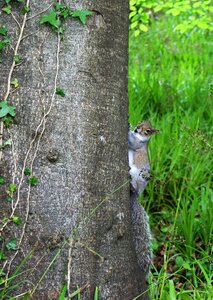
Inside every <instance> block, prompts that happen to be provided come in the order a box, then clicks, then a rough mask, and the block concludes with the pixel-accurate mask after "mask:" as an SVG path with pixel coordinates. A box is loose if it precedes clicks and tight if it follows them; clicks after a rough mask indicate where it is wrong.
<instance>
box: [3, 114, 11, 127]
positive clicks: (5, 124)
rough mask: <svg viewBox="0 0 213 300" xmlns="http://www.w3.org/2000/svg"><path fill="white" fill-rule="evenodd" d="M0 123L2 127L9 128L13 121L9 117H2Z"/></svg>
mask: <svg viewBox="0 0 213 300" xmlns="http://www.w3.org/2000/svg"><path fill="white" fill-rule="evenodd" d="M2 122H3V123H4V126H5V127H6V128H9V127H10V125H11V124H12V123H13V119H12V118H11V117H10V116H9V117H4V118H2Z"/></svg>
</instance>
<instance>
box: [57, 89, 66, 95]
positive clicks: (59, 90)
mask: <svg viewBox="0 0 213 300" xmlns="http://www.w3.org/2000/svg"><path fill="white" fill-rule="evenodd" d="M56 95H59V96H61V97H64V96H65V93H64V91H63V90H62V89H61V88H56Z"/></svg>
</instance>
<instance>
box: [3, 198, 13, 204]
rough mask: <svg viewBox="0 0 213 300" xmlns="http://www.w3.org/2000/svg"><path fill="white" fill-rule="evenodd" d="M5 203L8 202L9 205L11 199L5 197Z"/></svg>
mask: <svg viewBox="0 0 213 300" xmlns="http://www.w3.org/2000/svg"><path fill="white" fill-rule="evenodd" d="M5 201H6V202H8V203H11V202H12V201H13V198H10V197H7V198H6V199H5Z"/></svg>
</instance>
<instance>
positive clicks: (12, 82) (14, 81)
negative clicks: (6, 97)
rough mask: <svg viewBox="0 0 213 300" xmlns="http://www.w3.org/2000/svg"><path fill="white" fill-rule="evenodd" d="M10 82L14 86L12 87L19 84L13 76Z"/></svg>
mask: <svg viewBox="0 0 213 300" xmlns="http://www.w3.org/2000/svg"><path fill="white" fill-rule="evenodd" d="M11 84H12V85H13V86H14V88H17V87H18V86H19V83H18V79H17V78H15V79H14V80H13V81H11Z"/></svg>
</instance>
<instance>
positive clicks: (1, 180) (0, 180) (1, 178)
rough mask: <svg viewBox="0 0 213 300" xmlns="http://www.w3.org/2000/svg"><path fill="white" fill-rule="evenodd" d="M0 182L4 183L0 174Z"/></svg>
mask: <svg viewBox="0 0 213 300" xmlns="http://www.w3.org/2000/svg"><path fill="white" fill-rule="evenodd" d="M0 184H4V178H3V177H2V176H0Z"/></svg>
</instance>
